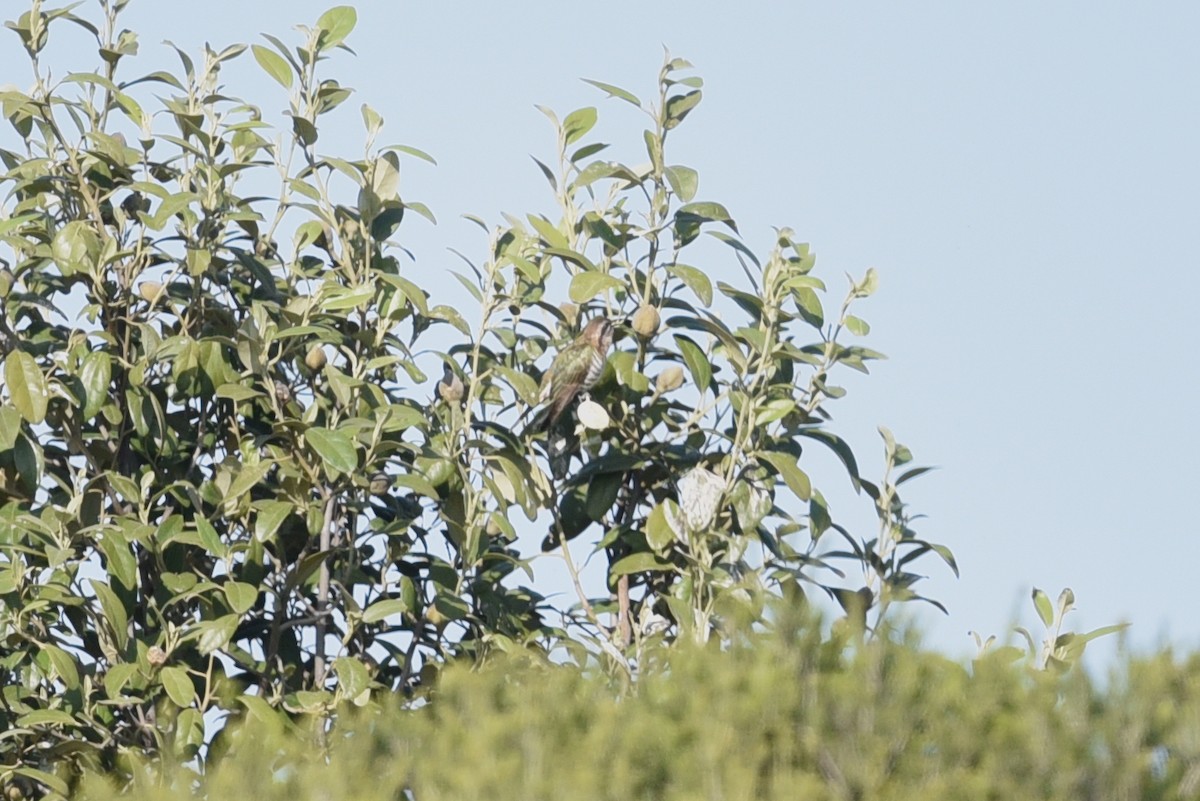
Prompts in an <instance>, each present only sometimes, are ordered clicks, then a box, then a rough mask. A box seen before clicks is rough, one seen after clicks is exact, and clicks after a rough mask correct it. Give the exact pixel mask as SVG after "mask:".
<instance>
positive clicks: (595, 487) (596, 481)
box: [586, 473, 625, 523]
mask: <svg viewBox="0 0 1200 801" xmlns="http://www.w3.org/2000/svg"><path fill="white" fill-rule="evenodd" d="M624 482H625V474H624V473H602V474H600V475H598V476H596V477H595V478H593V479H592V480H591V481H589V482H588V485H587V502H586V508H587V514H588V517H590V518H591V519H592V520H595V521H596V522H597V523H598V522H600V521H601V520H603V519H604V515H605V514H607V513H608V510H609V509H611V508H612V506H613V504H614V503H616V502H617V495H618V494H619V493H620V492H621V485H622V484H623V483H624Z"/></svg>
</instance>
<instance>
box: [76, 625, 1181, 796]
mask: <svg viewBox="0 0 1200 801" xmlns="http://www.w3.org/2000/svg"><path fill="white" fill-rule="evenodd" d="M900 639H901V638H899V637H891V638H885V639H877V640H873V641H865V642H864V641H863V640H861V639H859V638H858V637H857V636H856V635H854V634H853V633H851V632H850V629H849V627H844V626H835V630H834V633H833V634H832V635H829V634H824V635H823V634H822V633H821V631H820V630H819V628H818V627H816V626H814V625H811V624H808V623H800V622H797V621H794V620H793V621H784V622H780V623H779V624H778V625H777V626H776V628H775V630H774V631H773V632H771V633H766V634H763V633H760V634H755V635H751V636H747V637H740V638H738V639H737V641H736V642H734V643H732V644H730V645H728V646H727V647H725V648H715V647H711V646H710V647H700V646H693V645H688V646H685V647H681V648H676V649H673V650H671V651H670V652H663V653H662V654H660V656H661V657H662V660H661V661H656V662H655V666H654V667H650V668H647V669H646V670H645V672H644V673H643V675H641V676H640V677H639V678H638V680H637V682H636V687H635V689H634V691H633V692H632V693H629V694H626V695H621V694H619V693H617V692H615V691H614V688H613V686H612V685H611V682H610V680H609V679H608V678H606V677H605V676H603V675H601V674H599V673H591V674H588V673H585V672H581V671H579V670H578V669H576V668H574V667H569V666H557V665H553V664H550V663H548V662H546V661H544V660H542V659H540V658H536V657H529V656H526V657H519V656H518V657H505V658H503V659H502V660H499V661H497V662H495V663H493V664H492V665H490V666H488V667H487V668H485V669H482V670H470V669H467V668H466V667H461V666H460V667H454V668H451V669H449V670H448V671H446V673H445V674H444V675H443V677H442V681H441V684H440V686H439V689H438V692H437V693H436V697H435V698H434V700H433V702H432V703H431V704H428V705H427V706H425V707H423V708H421V709H417V710H403V709H400V708H397V707H396V706H394V705H389V706H387V707H385V708H381V709H376V710H373V711H370V712H366V711H362V710H355V711H350V710H347V713H346V717H345V718H344V719H343V720H342V721H341V722H339V723H338V724H337V725H336V726H335V728H334V729H333V731H332V733H330V734H328V735H326V737H325V742H326V745H325V746H322V745H321V744H320V741H321V738H319V737H317V736H314V733H313V729H312V727H311V726H310V725H307V724H305V723H297V724H293V726H292V728H291V730H290V731H285V730H284V729H283V728H282V727H281V726H280V725H279V724H278V723H277V722H272V723H271V725H264V723H263V722H261V721H254V722H252V723H250V724H249V725H248V726H247V728H246V729H244V730H242V731H241V732H239V733H238V734H236V735H234V736H232V737H231V738H230V741H229V751H228V754H227V756H226V757H225V758H224V759H223V760H222V761H221V762H220V763H219V764H218V765H217V766H216V767H215V768H214V769H212V770H211V772H210V773H209V774H208V776H206V777H205V778H204V779H203V781H202V782H201V783H200V784H199V785H197V786H198V787H199V789H201V790H202V791H204V792H207V793H208V797H210V798H242V797H252V798H255V799H259V801H270V800H271V799H280V801H309V799H338V798H346V799H350V798H353V799H357V800H358V801H369V800H370V799H388V800H389V801H393V800H394V799H401V798H409V797H410V798H414V799H417V801H440V800H446V801H449V799H454V800H455V801H465V800H466V799H485V798H486V799H492V801H503V800H504V799H521V800H522V801H528V800H529V799H562V798H570V799H575V800H576V801H589V800H590V799H622V800H625V799H660V800H661V801H668V800H671V799H681V800H682V799H689V801H694V800H695V799H714V800H718V799H719V800H720V801H731V800H733V799H789V801H790V800H791V799H795V798H804V799H883V800H886V799H897V800H899V799H904V800H906V801H907V799H913V798H921V799H931V800H934V801H936V800H937V799H971V798H980V799H984V798H989V799H1016V798H1019V799H1072V798H1079V799H1085V798H1086V799H1132V798H1139V799H1151V798H1153V799H1176V798H1179V799H1182V798H1194V797H1195V793H1196V791H1197V782H1198V781H1200V657H1197V656H1191V657H1189V658H1187V659H1184V660H1180V659H1177V658H1174V657H1173V656H1172V655H1171V654H1169V653H1162V654H1159V655H1155V656H1149V657H1143V658H1133V657H1125V658H1123V659H1122V661H1121V666H1120V667H1119V668H1117V669H1116V670H1115V671H1114V673H1113V674H1112V675H1111V676H1109V677H1108V678H1107V679H1106V680H1105V681H1104V682H1101V683H1099V684H1098V683H1096V682H1094V681H1093V680H1092V679H1090V678H1089V677H1088V676H1087V675H1086V674H1085V673H1084V672H1082V671H1072V672H1070V673H1066V674H1056V673H1053V672H1045V671H1036V670H1032V669H1030V667H1031V664H1030V663H1026V662H1013V661H1012V660H1011V659H1008V658H1005V657H997V656H986V655H985V656H984V657H981V658H980V659H979V660H976V661H975V662H974V663H973V664H971V665H968V666H964V665H962V664H959V663H957V662H954V661H951V660H949V659H947V658H945V657H943V656H941V655H939V654H936V653H932V652H929V651H927V650H923V649H922V648H921V647H920V646H919V645H918V644H917V643H916V642H915V640H913V639H912V638H911V637H910V638H907V639H906V640H904V641H900ZM137 773H138V775H139V776H140V779H139V788H138V789H137V790H136V791H135V792H134V793H133V794H132V795H131V796H128V797H129V798H131V799H134V801H139V800H140V799H147V801H148V800H149V799H155V800H156V801H157V800H158V799H173V798H178V799H185V798H191V797H193V795H192V793H193V792H195V790H196V789H197V786H193V784H194V782H195V780H196V778H197V777H196V775H195V773H194V772H192V771H191V770H190V769H188V768H185V767H178V766H176V767H174V768H166V769H163V768H160V767H158V766H155V767H154V768H149V767H147V768H146V769H145V770H143V771H138V772H137ZM406 791H411V795H406V794H405V792H406ZM84 795H85V797H88V798H94V799H97V800H98V801H99V800H100V799H108V798H112V797H114V796H113V795H111V794H110V793H109V792H107V791H106V790H105V789H104V787H103V786H102V785H101V784H99V783H97V784H93V785H91V787H90V789H89V790H88V792H87V793H85V794H84Z"/></svg>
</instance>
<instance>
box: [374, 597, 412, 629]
mask: <svg viewBox="0 0 1200 801" xmlns="http://www.w3.org/2000/svg"><path fill="white" fill-rule="evenodd" d="M410 609H412V607H411V606H410V605H409V604H408V602H406V601H405V600H404V599H402V598H385V599H384V600H382V601H376V602H375V603H373V604H371V605H370V606H368V607H367V609H366V611H365V612H363V616H362V620H363V623H378V622H379V621H381V620H384V619H386V618H389V617H392V616H393V615H403V614H404V613H406V612H408V611H409V610H410Z"/></svg>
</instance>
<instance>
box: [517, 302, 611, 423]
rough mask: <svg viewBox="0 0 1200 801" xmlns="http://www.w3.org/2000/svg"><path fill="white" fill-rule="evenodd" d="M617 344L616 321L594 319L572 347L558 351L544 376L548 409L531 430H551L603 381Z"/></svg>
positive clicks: (543, 386) (545, 401)
mask: <svg viewBox="0 0 1200 801" xmlns="http://www.w3.org/2000/svg"><path fill="white" fill-rule="evenodd" d="M612 342H613V322H612V320H609V319H608V318H607V317H603V316H600V317H593V318H592V319H590V320H588V322H587V325H585V326H584V327H583V332H582V333H580V334H579V336H577V337H576V338H575V340H574V341H573V342H571V344H570V345H567V346H566V347H565V348H563V349H562V350H560V351H559V352H558V355H556V356H555V357H554V361H552V362H551V363H550V367H549V368H548V369H547V370H546V372H545V374H544V375H543V376H542V387H541V394H540V398H539V400H540V401H541V402H542V403H544V404H546V405H545V407H544V408H543V410H542V411H541V412H539V413H538V415H537V416H536V417H535V418H534V419H533V421H532V422H531V423H530V426H529V427H530V429H549V428H553V427H554V424H555V423H557V422H558V419H559V418H560V417H561V416H562V413H563V412H564V411H566V410H567V407H568V406H570V405H571V402H572V401H574V400H575V398H577V397H579V394H580V393H582V392H587V391H588V390H589V389H591V388H592V387H593V386H595V384H596V382H597V381H599V380H600V374H601V373H602V372H604V363H605V362H606V361H608V351H609V348H611V347H612Z"/></svg>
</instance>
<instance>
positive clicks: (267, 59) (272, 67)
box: [250, 44, 292, 89]
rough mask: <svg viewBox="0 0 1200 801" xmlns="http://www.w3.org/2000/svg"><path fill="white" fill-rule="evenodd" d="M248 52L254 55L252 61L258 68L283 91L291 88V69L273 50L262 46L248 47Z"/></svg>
mask: <svg viewBox="0 0 1200 801" xmlns="http://www.w3.org/2000/svg"><path fill="white" fill-rule="evenodd" d="M250 51H251V52H252V53H253V54H254V60H255V61H257V62H258V66H260V67H262V68H263V70H264V71H265V72H266V73H267V74H268V75H270V76H271V77H272V78H274V79H275V80H276V81H278V82H279V84H280V85H281V86H282V87H283V88H284V89H291V88H292V68H291V67H289V66H288V63H287V61H285V60H284V58H283V57H282V56H280V55H279V54H278V53H276V52H275V51H274V50H271V49H269V48H266V47H263V46H262V45H257V44H256V45H250Z"/></svg>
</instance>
